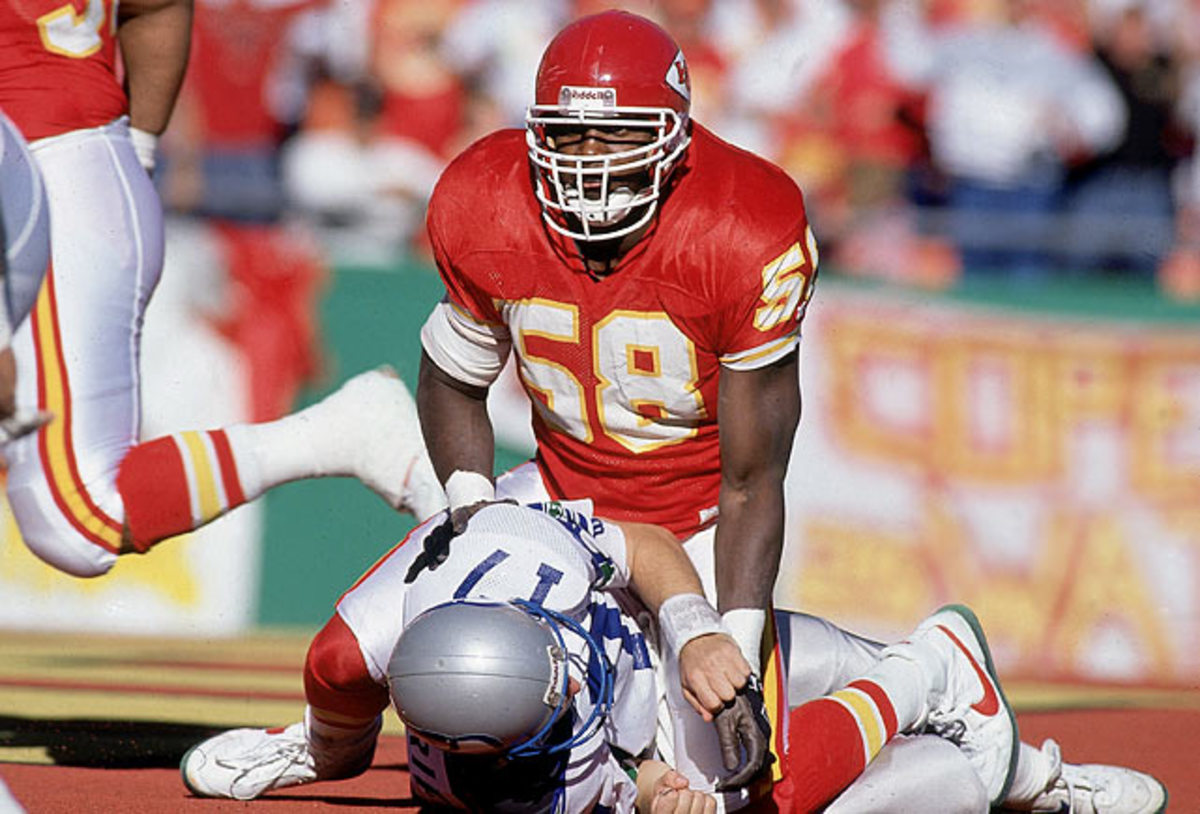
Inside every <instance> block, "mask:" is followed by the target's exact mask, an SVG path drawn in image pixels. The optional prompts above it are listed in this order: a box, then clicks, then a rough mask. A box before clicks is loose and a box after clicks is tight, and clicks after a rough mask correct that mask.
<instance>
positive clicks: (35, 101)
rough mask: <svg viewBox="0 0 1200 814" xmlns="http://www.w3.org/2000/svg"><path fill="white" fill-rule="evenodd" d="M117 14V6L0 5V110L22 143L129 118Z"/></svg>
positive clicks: (113, 2)
mask: <svg viewBox="0 0 1200 814" xmlns="http://www.w3.org/2000/svg"><path fill="white" fill-rule="evenodd" d="M116 10H117V0H0V108H2V109H3V110H4V112H5V113H7V114H8V116H9V118H11V119H12V120H13V122H14V123H15V124H16V125H17V127H18V128H19V129H20V130H21V133H22V134H23V135H24V136H25V138H26V139H28V140H30V141H32V140H34V139H39V138H44V137H46V136H56V135H59V134H60V133H66V132H68V131H70V130H79V129H81V128H85V127H99V126H100V125H102V124H107V123H108V122H110V121H112V120H113V119H115V118H117V117H118V116H122V115H124V114H125V113H127V112H128V110H129V103H128V100H127V99H126V98H125V91H124V90H123V89H122V88H121V84H120V82H118V81H117V75H116V51H117V46H116V29H117V24H116V19H115V17H116Z"/></svg>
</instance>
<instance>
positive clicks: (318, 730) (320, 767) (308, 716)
mask: <svg viewBox="0 0 1200 814" xmlns="http://www.w3.org/2000/svg"><path fill="white" fill-rule="evenodd" d="M304 727H305V733H306V736H307V738H308V751H309V754H310V755H312V758H313V765H314V766H315V767H316V770H317V777H318V779H321V780H333V779H337V778H340V777H348V776H353V775H355V774H358V773H359V772H361V771H364V770H365V769H366V765H364V764H368V765H369V764H370V761H371V758H372V757H373V756H374V754H375V743H376V741H378V739H379V731H380V729H382V728H383V716H382V715H381V716H377V717H376V718H374V719H372V720H371V721H369V722H367V723H366V724H364V725H363V726H360V727H353V726H348V727H347V726H334V725H333V724H327V723H325V722H323V721H321V720H320V719H319V718H317V717H316V716H315V715H313V711H312V708H311V707H308V708H306V709H305V711H304Z"/></svg>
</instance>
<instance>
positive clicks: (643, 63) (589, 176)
mask: <svg viewBox="0 0 1200 814" xmlns="http://www.w3.org/2000/svg"><path fill="white" fill-rule="evenodd" d="M690 103H691V86H690V85H689V82H688V70H687V62H686V61H685V60H684V58H683V52H682V51H681V50H680V49H679V46H678V45H676V44H675V41H674V40H673V39H671V36H670V35H669V34H668V33H667V32H666V31H663V30H662V29H661V28H659V27H658V26H657V25H655V24H654V23H652V22H650V21H649V20H647V19H645V18H643V17H639V16H637V15H636V14H630V13H628V12H624V11H606V12H603V13H601V14H595V15H592V16H590V17H584V18H582V19H579V20H577V21H575V22H574V23H571V24H570V25H568V26H567V27H566V28H564V29H563V30H562V31H560V32H559V33H558V35H557V36H556V37H555V38H554V39H553V40H552V41H551V42H550V45H549V46H548V47H547V48H546V52H545V54H543V55H542V62H541V65H540V67H539V68H538V74H537V96H536V101H535V103H534V104H533V105H531V106H530V107H529V112H528V114H527V115H526V118H525V124H526V131H527V133H526V141H527V143H528V145H529V160H530V162H531V163H532V165H533V168H534V174H535V180H536V191H537V198H538V201H539V202H540V203H541V206H542V215H543V217H544V218H545V220H546V223H547V224H548V225H549V226H550V227H551V228H552V229H554V230H555V231H557V232H560V233H562V234H564V235H566V236H568V237H571V238H574V239H576V240H583V241H589V240H610V239H612V238H615V237H620V236H622V235H626V234H629V233H630V232H633V231H635V230H637V229H639V228H641V227H642V226H643V225H645V224H646V223H648V222H649V221H650V219H651V218H653V217H654V215H655V213H656V212H657V210H658V201H659V199H660V198H661V197H662V194H663V190H664V185H665V182H666V180H667V178H668V176H669V175H670V173H671V170H672V169H673V168H674V167H675V166H676V165H677V164H678V162H679V159H680V158H681V157H682V156H683V153H684V151H685V150H686V149H687V146H688V143H689V142H690V140H691V137H690V135H689V133H690V128H689V124H688V109H689V107H690ZM580 126H586V127H587V128H589V129H611V130H646V131H649V132H651V133H652V134H653V138H652V139H651V141H649V142H648V143H646V144H639V145H638V146H637V147H635V148H633V149H628V150H622V151H620V152H615V153H607V154H601V155H572V154H567V153H564V152H562V151H559V150H556V149H555V145H554V135H553V134H554V132H555V131H556V129H562V128H576V129H577V128H579V127H580ZM634 175H641V176H642V177H643V178H645V177H646V176H648V178H649V181H648V183H647V182H644V181H643V182H641V183H639V184H638V185H637V188H631V186H630V184H631V182H630V180H629V179H630V178H631V177H633V176H634ZM585 182H586V183H585Z"/></svg>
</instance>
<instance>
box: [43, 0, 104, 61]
mask: <svg viewBox="0 0 1200 814" xmlns="http://www.w3.org/2000/svg"><path fill="white" fill-rule="evenodd" d="M107 16H110V17H111V19H110V20H109V23H110V24H111V25H112V26H113V30H114V31H115V30H116V21H117V0H113V2H112V13H111V15H107ZM105 17H106V15H105V0H87V7H86V8H85V9H84V10H83V13H82V14H80V13H78V12H77V11H75V6H74V4H73V3H66V4H64V5H61V6H59V7H58V8H56V9H54V10H53V11H50V12H47V13H46V14H43V15H42V16H41V17H38V18H37V26H38V35H39V36H40V37H41V38H42V45H43V46H44V47H45V48H46V50H47V51H49V52H50V53H52V54H58V55H59V56H64V57H71V58H72V59H84V58H86V57H90V56H91V55H92V54H94V53H96V52H97V51H99V50H100V49H101V47H103V45H104V37H103V34H102V33H101V32H102V31H103V29H104V21H105Z"/></svg>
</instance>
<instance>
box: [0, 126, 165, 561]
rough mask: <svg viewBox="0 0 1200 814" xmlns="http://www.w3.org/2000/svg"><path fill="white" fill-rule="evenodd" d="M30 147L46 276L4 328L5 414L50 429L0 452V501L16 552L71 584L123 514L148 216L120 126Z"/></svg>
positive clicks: (152, 228) (99, 555) (117, 529)
mask: <svg viewBox="0 0 1200 814" xmlns="http://www.w3.org/2000/svg"><path fill="white" fill-rule="evenodd" d="M32 152H33V154H34V157H35V159H36V160H37V162H38V165H39V167H40V169H41V171H42V177H43V180H44V183H45V189H46V194H47V201H48V203H49V209H50V240H51V269H50V271H49V272H48V273H47V275H46V279H45V282H44V284H43V285H42V287H41V289H40V293H39V295H38V299H37V303H36V304H35V306H34V310H33V313H32V314H31V317H30V319H29V320H27V321H26V322H25V323H23V324H22V325H21V326H19V327H18V330H17V333H16V336H15V339H14V343H13V348H14V351H15V353H16V358H17V369H18V374H17V376H18V381H17V406H18V409H21V410H35V409H45V410H49V411H51V412H53V413H54V414H55V416H56V418H55V420H54V421H53V422H52V423H51V424H50V425H48V426H47V427H45V428H43V429H42V430H41V431H40V432H38V433H37V434H36V435H32V436H29V437H27V438H25V439H22V440H20V441H17V442H15V443H13V444H10V445H8V447H7V448H6V450H5V454H6V456H7V457H8V459H9V463H10V469H9V482H8V495H9V501H10V503H11V505H12V508H13V512H14V515H15V516H16V519H17V523H18V525H19V526H20V529H21V533H22V536H23V537H24V539H25V541H26V543H27V545H28V546H29V548H30V549H31V550H32V551H33V552H34V553H35V554H36V555H37V556H39V557H41V558H42V559H44V560H46V561H47V562H49V563H50V564H52V565H54V566H56V567H58V568H60V569H62V570H64V571H66V572H68V573H71V574H75V575H78V576H95V575H98V574H101V573H104V572H105V571H107V570H108V569H109V568H110V567H111V566H112V564H113V562H114V561H115V559H116V555H117V552H118V551H119V550H120V546H121V539H122V527H123V523H124V511H123V508H122V505H121V500H120V497H119V496H118V495H117V492H116V489H115V486H114V481H115V477H116V472H117V467H118V465H119V464H120V461H121V459H122V458H123V457H124V455H125V452H126V451H127V450H128V449H129V447H130V446H132V444H134V443H135V442H136V440H137V433H138V404H137V393H138V360H137V344H138V335H139V331H140V328H141V315H142V312H143V311H144V308H145V305H146V302H147V301H148V300H149V297H150V295H151V293H152V292H153V290H154V286H155V285H156V284H157V281H158V274H159V272H160V270H161V266H162V214H161V207H160V205H159V202H158V197H157V194H156V193H155V191H154V188H153V186H152V185H151V183H150V179H149V177H148V176H147V175H146V173H145V171H144V170H143V169H142V168H141V165H140V164H138V161H137V157H136V155H135V154H134V152H133V147H132V144H131V143H130V141H129V137H128V130H127V128H126V127H125V126H124V124H123V123H115V124H112V125H108V126H106V127H101V128H95V129H92V130H87V131H78V132H73V133H68V134H65V135H63V136H58V137H55V138H51V139H44V140H42V141H40V142H38V143H36V144H35V145H33V149H32Z"/></svg>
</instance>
